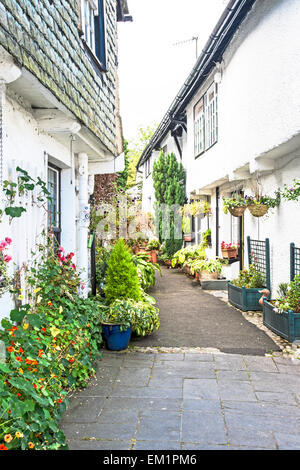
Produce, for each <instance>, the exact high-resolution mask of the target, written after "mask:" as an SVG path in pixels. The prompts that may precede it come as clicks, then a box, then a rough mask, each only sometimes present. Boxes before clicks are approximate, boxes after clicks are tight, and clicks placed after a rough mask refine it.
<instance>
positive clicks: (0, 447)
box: [0, 444, 8, 450]
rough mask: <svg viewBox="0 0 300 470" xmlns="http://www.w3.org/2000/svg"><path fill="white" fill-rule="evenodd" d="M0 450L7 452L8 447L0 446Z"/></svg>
mask: <svg viewBox="0 0 300 470" xmlns="http://www.w3.org/2000/svg"><path fill="white" fill-rule="evenodd" d="M0 450H8V447H5V445H4V444H0Z"/></svg>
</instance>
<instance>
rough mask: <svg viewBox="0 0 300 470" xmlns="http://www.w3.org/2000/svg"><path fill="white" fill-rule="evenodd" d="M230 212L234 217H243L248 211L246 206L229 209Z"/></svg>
mask: <svg viewBox="0 0 300 470" xmlns="http://www.w3.org/2000/svg"><path fill="white" fill-rule="evenodd" d="M228 210H229V212H230V214H231V215H233V216H234V217H242V215H243V214H244V212H245V210H246V206H240V207H229V208H228Z"/></svg>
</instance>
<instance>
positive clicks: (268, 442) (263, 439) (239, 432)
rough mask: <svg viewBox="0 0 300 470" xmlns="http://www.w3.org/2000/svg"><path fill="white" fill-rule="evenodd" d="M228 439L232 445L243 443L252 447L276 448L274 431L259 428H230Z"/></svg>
mask: <svg viewBox="0 0 300 470" xmlns="http://www.w3.org/2000/svg"><path fill="white" fill-rule="evenodd" d="M228 440H229V443H230V444H231V445H243V446H247V447H251V448H252V449H266V450H273V449H276V443H275V440H274V438H273V435H272V433H271V432H265V431H259V430H257V429H251V430H249V429H248V428H246V429H242V428H229V429H228Z"/></svg>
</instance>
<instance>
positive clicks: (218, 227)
mask: <svg viewBox="0 0 300 470" xmlns="http://www.w3.org/2000/svg"><path fill="white" fill-rule="evenodd" d="M219 199H220V190H219V187H217V188H216V256H219V229H220V225H219Z"/></svg>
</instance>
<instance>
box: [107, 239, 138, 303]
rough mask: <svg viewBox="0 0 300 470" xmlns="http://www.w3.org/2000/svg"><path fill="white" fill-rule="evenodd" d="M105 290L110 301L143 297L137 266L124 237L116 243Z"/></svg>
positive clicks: (110, 259)
mask: <svg viewBox="0 0 300 470" xmlns="http://www.w3.org/2000/svg"><path fill="white" fill-rule="evenodd" d="M104 292H105V298H106V299H107V300H108V302H110V303H111V302H113V301H114V300H118V299H133V300H136V301H139V300H140V299H141V288H140V283H139V278H138V272H137V268H136V266H135V265H134V263H133V262H132V257H131V254H130V252H129V250H128V248H127V247H126V245H125V242H124V240H123V239H122V238H121V239H120V240H119V241H118V242H117V243H116V244H115V246H114V248H113V250H112V252H111V255H110V257H109V260H108V263H107V271H106V287H105V291H104Z"/></svg>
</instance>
